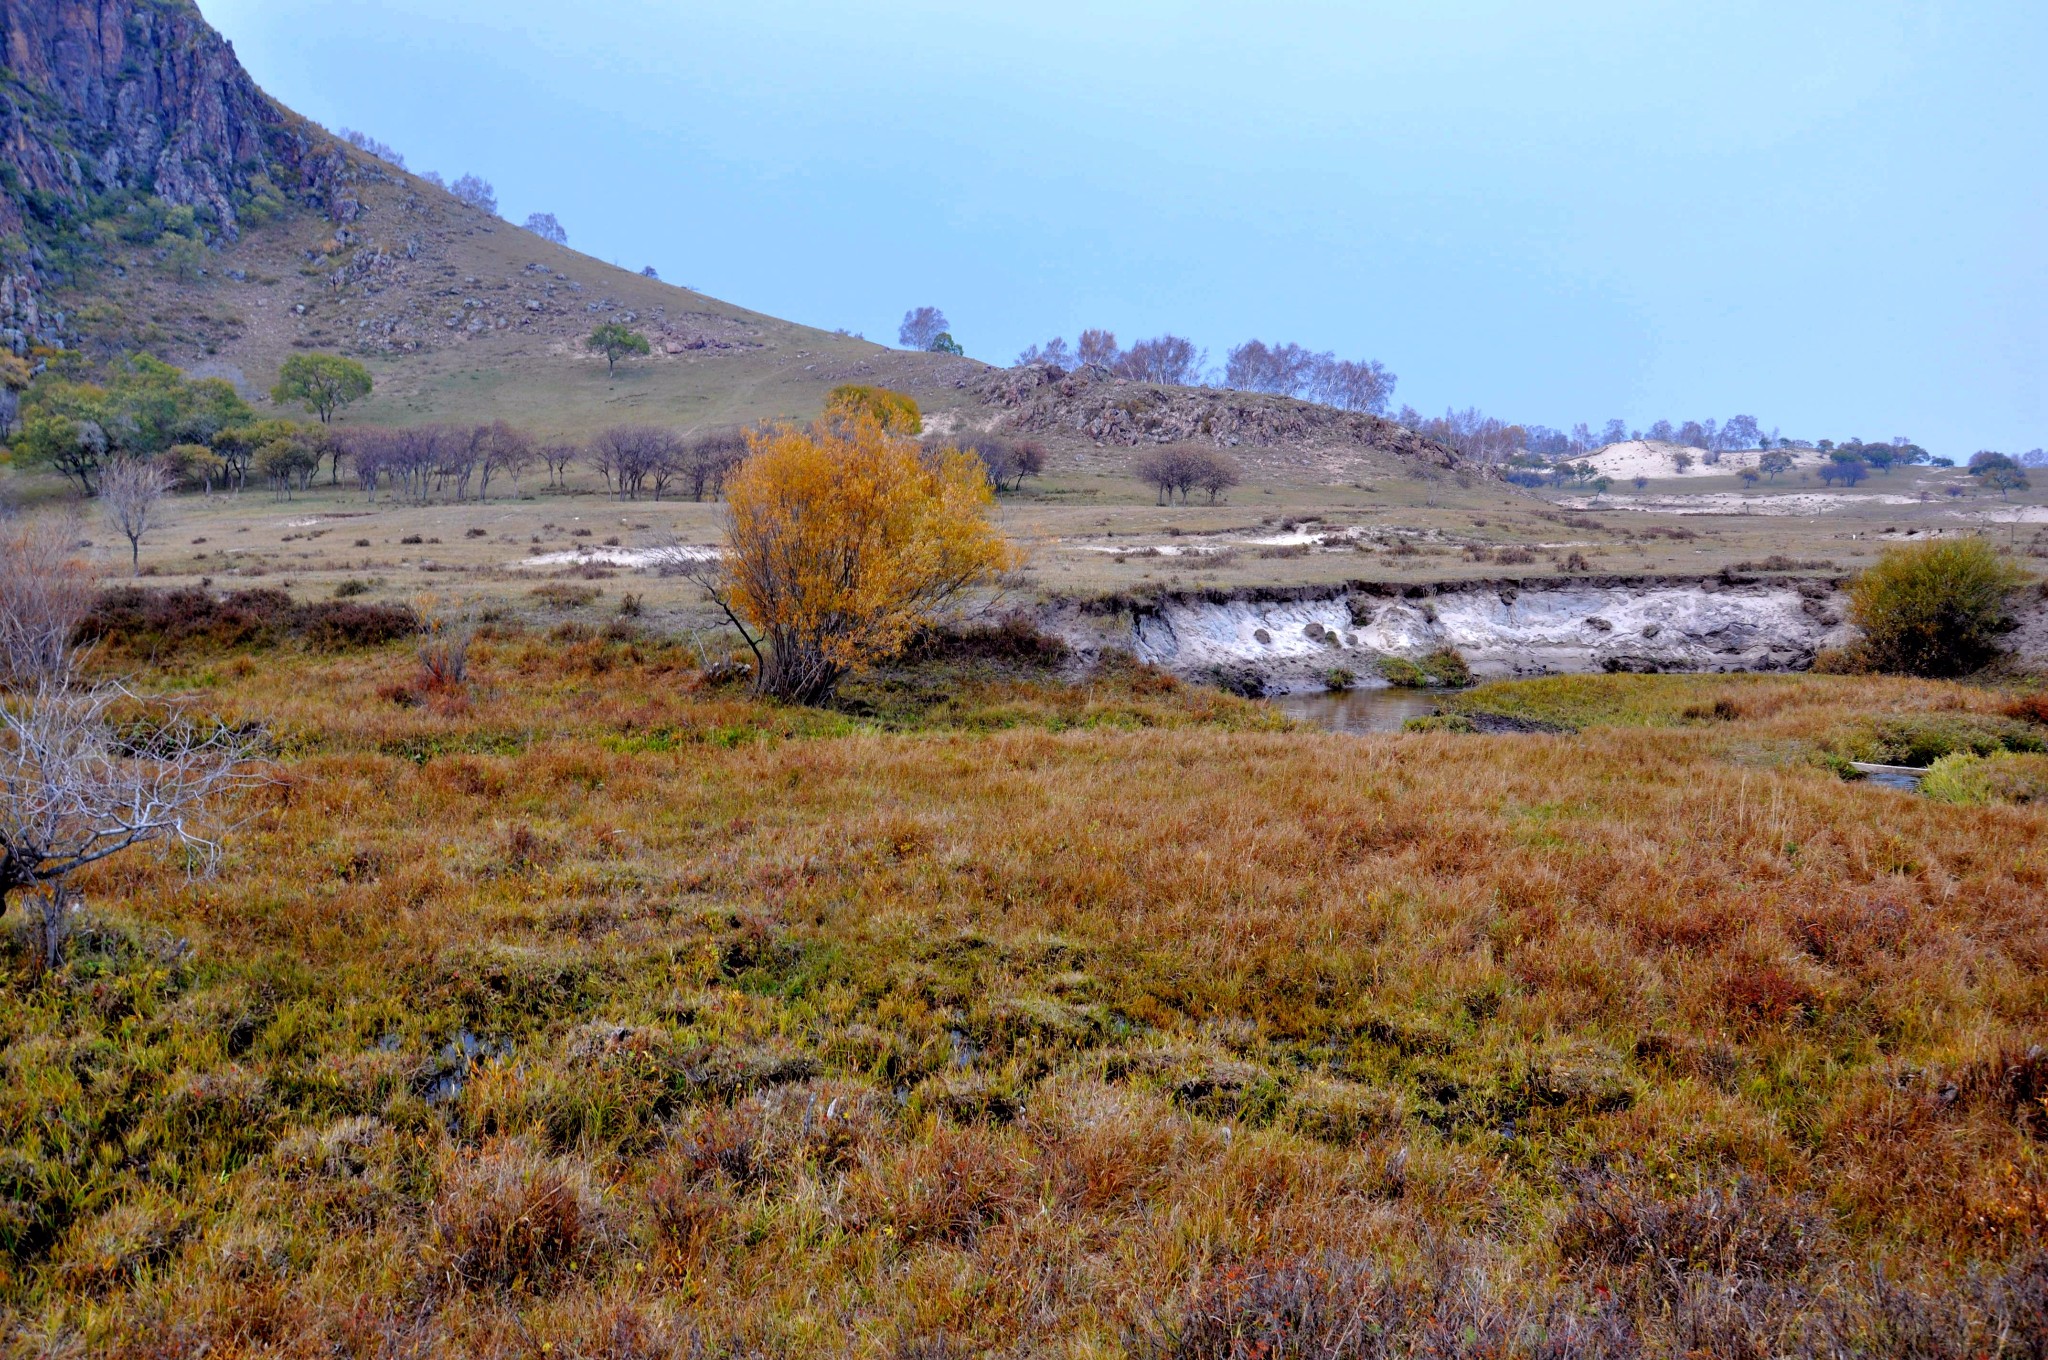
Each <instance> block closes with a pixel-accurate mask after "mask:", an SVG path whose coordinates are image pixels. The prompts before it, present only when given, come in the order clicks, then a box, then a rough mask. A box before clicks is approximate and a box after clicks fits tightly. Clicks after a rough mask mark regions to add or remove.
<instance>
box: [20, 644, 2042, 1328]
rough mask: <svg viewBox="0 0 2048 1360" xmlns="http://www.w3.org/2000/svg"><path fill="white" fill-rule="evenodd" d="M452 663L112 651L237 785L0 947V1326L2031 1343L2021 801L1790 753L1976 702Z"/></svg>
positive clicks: (635, 662)
mask: <svg viewBox="0 0 2048 1360" xmlns="http://www.w3.org/2000/svg"><path fill="white" fill-rule="evenodd" d="M474 663H475V664H474V674H473V680H472V684H471V686H470V688H469V689H468V691H467V692H466V693H462V694H456V695H442V696H440V697H438V698H429V699H427V701H426V702H424V703H422V702H420V700H419V696H418V694H417V692H416V691H414V690H413V689H412V688H411V687H412V685H413V683H414V675H413V673H414V669H415V667H414V663H413V661H412V658H411V656H410V653H409V652H407V651H406V650H404V649H403V648H394V649H390V650H380V651H369V652H357V653H348V654H340V655H329V654H304V653H297V652H292V651H276V652H268V653H260V654H241V655H233V654H221V653H200V654H189V655H178V654H175V653H171V654H163V653H159V655H158V661H157V665H156V666H155V667H154V668H152V669H148V670H147V671H146V672H145V675H146V683H148V684H150V685H152V686H159V687H168V688H170V689H172V690H182V691H184V692H186V693H189V694H191V695H192V696H194V697H195V698H197V699H199V700H200V701H201V702H203V704H204V705H205V706H206V707H207V708H209V709H212V710H215V711H218V712H220V713H222V714H224V715H228V716H231V717H236V718H240V717H250V718H256V719H260V720H261V721H264V722H266V723H268V724H269V725H270V727H271V730H272V731H273V732H274V733H275V734H276V737H277V739H278V742H279V750H280V760H281V763H280V769H279V779H278V782H277V783H276V784H275V785H274V787H273V788H272V789H271V790H270V791H269V792H268V793H267V795H266V796H264V797H263V798H262V799H261V800H260V801H259V805H258V806H256V807H255V808H254V809H253V813H254V816H253V819H252V820H251V821H250V822H249V823H248V824H247V825H246V827H245V828H244V829H243V830H242V832H241V833H240V834H239V835H238V836H237V837H236V839H235V841H234V843H233V845H232V847H231V850H230V854H229V857H228V860H227V862H226V864H225V865H224V866H223V868H222V870H221V872H220V874H219V875H218V877H215V878H211V879H204V880H196V881H195V880H192V879H188V878H187V877H186V876H185V875H184V874H183V872H182V870H181V869H180V868H179V866H177V865H175V864H168V863H158V862H153V861H151V860H148V859H146V858H133V859H129V860H125V861H120V862H116V863H112V864H109V865H107V866H105V867H104V868H102V869H100V870H99V871H97V872H95V873H93V874H92V875H91V876H90V877H89V878H88V879H87V880H86V881H85V882H84V883H83V885H82V886H83V887H84V889H85V894H86V899H87V901H88V903H89V909H88V912H87V914H86V915H85V917H84V918H83V919H82V921H81V922H80V927H79V929H78V931H77V933H76V934H75V936H74V937H73V939H72V941H71V943H70V945H69V946H68V949H67V952H66V953H65V956H64V958H63V961H62V963H61V965H60V966H59V967H58V968H57V969H56V970H54V971H53V972H49V973H43V974H39V973H38V972H37V971H36V970H35V968H34V965H33V961H32V959H31V957H30V954H29V952H28V950H27V948H26V947H25V946H24V945H23V944H20V943H10V944H8V945H7V946H6V948H5V951H4V953H0V1030H4V1032H5V1034H6V1035H7V1036H8V1038H7V1046H6V1050H5V1052H6V1058H5V1060H6V1065H7V1078H8V1079H7V1081H6V1083H5V1084H4V1088H0V1144H4V1146H5V1148H6V1149H7V1151H6V1153H5V1160H4V1162H0V1168H4V1181H0V1188H4V1195H5V1199H4V1202H0V1203H4V1210H5V1213H4V1217H0V1246H4V1256H0V1262H4V1269H0V1310H5V1311H6V1312H7V1313H9V1314H11V1315H12V1317H13V1318H14V1319H15V1322H14V1324H13V1325H14V1326H15V1327H16V1328H17V1330H15V1331H14V1332H13V1335H12V1337H11V1344H12V1346H13V1347H14V1349H15V1350H16V1351H17V1352H19V1353H23V1354H91V1355H95V1356H108V1357H120V1356H144V1355H149V1356H157V1355H163V1354H166V1353H178V1354H190V1353H198V1352H201V1351H204V1352H205V1353H209V1354H266V1355H271V1354H274V1355H308V1356H310V1355H331V1354H347V1355H358V1354H362V1355H367V1354H399V1355H411V1354H456V1353H459V1354H465V1355H478V1356H500V1355H502V1356H541V1355H581V1356H618V1357H625V1356H644V1355H670V1354H681V1355H696V1354H707V1355H724V1354H732V1355H796V1356H803V1355H819V1356H825V1355H831V1356H843V1355H848V1354H852V1355H864V1356H865V1355H874V1356H960V1355H980V1354H1002V1355H1024V1354H1031V1355H1059V1356H1083V1355H1085V1356H1114V1355H1137V1356H1175V1357H1187V1358H1188V1360H1195V1358H1197V1357H1217V1358H1218V1360H1221V1358H1222V1357H1235V1356H1244V1355H1251V1354H1273V1355H1336V1354H1368V1355H1377V1354H1403V1355H1405V1354H1431V1355H1444V1356H1453V1355H1455V1356H1482V1355H1486V1356H1494V1355H1509V1354H1515V1355H1524V1354H1526V1355H1559V1356H1561V1355H1573V1356H1595V1355H1598V1356H1633V1355H1638V1354H1659V1355H1662V1354H1673V1355H1676V1354H1692V1355H1717V1356H1718V1355H1754V1356H1764V1355H1784V1354H1802V1355H1803V1354H1822V1353H1825V1354H1841V1353H1857V1354H1901V1353H1911V1354H1915V1355H1923V1356H1944V1357H1945V1356H1956V1357H1961V1356H1966V1355H1967V1356H1979V1355H1982V1356H2017V1355H2038V1354H2040V1353H2042V1348H2043V1347H2044V1346H2048V1335H2044V1333H2043V1330H2042V1328H2043V1325H2044V1324H2043V1319H2044V1318H2048V1255H2044V1234H2048V1162H2044V1158H2043V1148H2044V1146H2048V1144H2044V1142H2043V1138H2044V1136H2048V1106H2044V1105H2043V1103H2042V1100H2043V1097H2044V1096H2048V1065H2044V1063H2048V1060H2044V1059H2043V1058H2042V1057H2041V1056H2040V1053H2041V1050H2040V1049H2039V1048H2038V1047H2034V1046H2035V1045H2038V1044H2040V1043H2041V1042H2042V1041H2043V1039H2044V1038H2048V991H2044V981H2043V979H2044V978H2048V970H2044V964H2048V934H2044V924H2043V921H2042V918H2041V915H2040V912H2039V910H2038V904H2039V903H2040V901H2041V900H2042V899H2043V896H2044V894H2048V858H2044V853H2043V847H2044V846H2048V813H2043V812H2042V811H2041V810H2040V809H2039V807H2038V806H2037V807H2031V808H2027V807H1989V808H1986V807H1958V806H1951V805H1944V804H1939V803H1935V802H1933V801H1929V800H1925V799H1920V798H1916V797H1914V796H1912V795H1909V794H1903V793H1898V792H1893V791H1889V790H1884V789H1876V788H1871V787H1868V786H1864V785H1858V784H1851V783H1845V782H1843V781H1842V780H1840V779H1839V778H1837V777H1836V775H1835V774H1834V773H1833V772H1832V771H1831V770H1830V769H1829V768H1828V766H1827V762H1826V759H1825V757H1826V756H1827V753H1828V752H1830V751H1833V750H1836V749H1837V748H1842V749H1860V748H1855V747H1853V742H1854V741H1855V740H1858V737H1857V735H1856V734H1858V733H1863V732H1867V731H1869V730H1871V729H1872V728H1873V726H1876V727H1885V725H1887V724H1889V725H1892V726H1897V725H1905V726H1911V727H1914V729H1915V730H1916V731H1919V730H1922V729H1925V730H1926V731H1929V732H1935V733H1937V734H1938V732H1939V731H1951V732H1962V733H1965V735H1967V734H1970V733H1978V732H1980V731H1989V730H1997V731H2006V730H2008V729H2015V728H2023V727H2024V724H2020V723H2016V722H2015V721H2014V720H2010V719H2004V718H2000V717H1998V716H1997V711H1998V710H1999V709H2000V707H2001V706H2002V705H2003V703H2004V700H2003V699H2002V698H2001V696H1999V695H1998V694H1996V693H1993V692H1988V691H1984V690H1978V689H1970V688H1965V687H1961V686H1953V685H1938V684H1923V683H1904V682H1885V681H1852V680H1830V679H1823V678H1807V679H1797V678H1779V679H1768V680H1766V679H1756V680H1744V679H1739V678H1738V679H1729V678H1713V679H1681V678H1648V677H1610V678H1602V679H1600V680H1597V681H1589V682H1549V684H1548V685H1547V687H1542V688H1538V689H1536V690H1534V691H1532V692H1530V693H1529V694H1528V696H1527V697H1526V698H1525V699H1519V700H1517V699H1515V698H1513V697H1511V695H1509V696H1504V695H1503V694H1502V692H1501V689H1500V688H1497V689H1496V690H1493V691H1489V695H1490V696H1491V697H1490V698H1488V699H1487V700H1486V702H1489V703H1491V704H1493V705H1494V706H1495V707H1497V708H1500V709H1502V710H1503V711H1513V712H1518V713H1521V714H1523V715H1525V716H1538V717H1541V716H1544V715H1546V714H1552V713H1555V714H1556V715H1557V716H1560V717H1564V718H1568V720H1569V723H1570V725H1571V726H1574V727H1577V728H1579V729H1580V730H1579V731H1578V733H1577V734H1576V735H1561V736H1511V737H1478V736H1454V735H1448V734H1428V735H1403V736H1388V737H1377V738H1366V739H1353V738H1341V737H1333V736H1328V735H1321V734H1316V733H1310V732H1292V731H1281V730H1274V724H1273V720H1272V719H1271V718H1270V717H1269V716H1268V715H1266V714H1264V713H1263V712H1262V711H1260V710H1258V709H1256V708H1255V707H1252V706H1247V705H1244V704H1241V703H1239V702H1237V701H1234V700H1231V699H1228V698H1225V697H1223V696H1220V695H1217V694H1215V693H1213V692H1196V691H1189V690H1185V689H1182V688H1180V687H1179V686H1176V685H1175V684H1173V683H1172V682H1171V681H1169V680H1167V679H1165V678H1163V677H1160V676H1157V675H1154V674H1151V673H1148V672H1144V671H1138V670H1131V669H1114V670H1111V671H1108V672H1104V673H1100V674H1098V675H1096V676H1095V677H1093V679H1092V680H1090V681H1089V682H1088V683H1086V684H1085V685H1083V686H1080V687H1077V688H1072V689H1068V688H1062V687H1059V686H1055V685H1051V684H1049V683H1046V682H1044V681H1042V680H1039V679H1035V678H1033V676H1032V675H1031V674H1030V673H1028V672H1026V673H1017V672H1014V671H1002V670H997V669H991V666H992V663H985V662H983V663H963V664H965V665H966V669H964V670H962V669H946V670H937V671H929V672H909V673H904V674H900V675H898V676H896V677H894V678H892V679H890V680H889V681H888V682H887V683H885V684H882V685H879V686H869V687H867V688H865V689H862V690H860V691H858V692H856V693H855V695H854V696H853V698H854V701H855V706H854V708H853V709H852V710H851V711H850V712H842V713H836V714H823V713H816V712H808V711H795V710H786V709H777V708H769V707H763V706H760V705H757V704H754V703H752V702H749V701H747V700H746V699H744V698H741V697H739V696H737V695H735V694H733V693H731V692H727V691H721V690H718V689H716V688H707V687H706V686H705V685H704V684H703V683H702V681H701V680H700V678H699V677H698V676H697V674H696V672H695V670H694V667H693V665H692V664H691V662H690V659H689V657H688V656H687V655H686V654H685V653H683V652H681V651H679V650H678V649H676V648H673V647H669V646H663V645H660V644H655V643H649V642H645V641H641V640H636V639H635V638H634V637H633V636H632V635H631V634H630V633H628V632H623V631H617V630H615V631H614V632H612V633H610V634H603V635H601V634H598V633H594V632H592V631H591V630H589V629H587V628H576V627H569V628H565V629H558V630H556V632H555V633H554V635H553V636H551V637H547V638H543V637H541V636H538V635H535V636H531V637H529V636H524V635H519V634H516V633H512V634H502V633H501V634H500V635H499V636H498V637H496V638H495V639H492V640H489V641H487V642H485V643H482V644H479V646H478V648H477V650H476V654H475V657H474ZM1505 688H1511V687H1505ZM1512 692H1513V693H1518V692H1519V691H1512ZM863 712H864V713H865V714H866V715H867V716H858V715H859V714H861V713H863ZM1616 720H1619V721H1618V722H1616ZM1887 730H1888V729H1887ZM2032 730H2034V731H2038V730H2039V729H2038V728H2036V729H2032ZM1930 739H1932V738H1930ZM1844 742H1850V743H1852V745H1851V746H1850V747H1843V746H1842V743H1844ZM1339 1334H1349V1335H1352V1336H1353V1337H1369V1338H1377V1340H1376V1341H1374V1343H1373V1344H1374V1345H1384V1346H1385V1349H1384V1350H1379V1349H1372V1348H1370V1347H1368V1346H1366V1343H1365V1342H1363V1341H1358V1342H1356V1343H1355V1345H1356V1346H1358V1347H1360V1349H1355V1350H1339V1349H1336V1348H1335V1342H1334V1341H1333V1340H1332V1338H1333V1337H1334V1336H1337V1335H1339ZM1259 1341H1264V1342H1266V1343H1267V1345H1268V1349H1266V1350H1256V1349H1252V1348H1251V1347H1252V1345H1253V1343H1255V1342H1259ZM1319 1346H1320V1347H1321V1348H1320V1349H1319V1348H1318V1347H1319Z"/></svg>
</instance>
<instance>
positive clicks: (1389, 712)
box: [1267, 688, 1437, 733]
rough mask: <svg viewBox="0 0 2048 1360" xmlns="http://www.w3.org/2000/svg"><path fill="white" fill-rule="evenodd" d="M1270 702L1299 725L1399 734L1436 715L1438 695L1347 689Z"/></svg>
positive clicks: (1272, 699)
mask: <svg viewBox="0 0 2048 1360" xmlns="http://www.w3.org/2000/svg"><path fill="white" fill-rule="evenodd" d="M1267 702H1268V703H1270V704H1272V705H1273V707H1275V708H1277V709H1279V710H1280V711H1281V712H1282V713H1285V714H1286V715H1287V716H1288V717H1290V718H1293V719H1294V720H1295V721H1296V722H1304V723H1308V724H1309V725H1310V726H1312V727H1320V728H1323V729H1325V730H1326V731H1330V732H1351V733H1360V732H1398V731H1400V730H1401V724H1403V723H1405V722H1407V721H1408V720H1409V719H1410V718H1426V717H1428V716H1429V715H1430V714H1432V713H1434V712H1436V706H1437V696H1435V695H1433V694H1430V693H1429V692H1428V691H1426V690H1412V689H1393V688H1382V689H1347V690H1323V691H1320V692H1313V693H1308V694H1280V695H1275V696H1274V697H1273V698H1271V699H1269V700H1267Z"/></svg>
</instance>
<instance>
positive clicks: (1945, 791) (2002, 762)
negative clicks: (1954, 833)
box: [1920, 751, 2048, 804]
mask: <svg viewBox="0 0 2048 1360" xmlns="http://www.w3.org/2000/svg"><path fill="white" fill-rule="evenodd" d="M1920 791H1921V792H1922V793H1924V794H1926V795H1927V796H1928V797H1929V798H1932V799H1934V800H1935V801H1937V802H1942V803H1971V804H1986V803H2040V802H2048V756H2043V755H2016V754H2012V753H2010V752H1999V753H1997V754H1994V755H1988V756H1980V755H1972V754H1969V753H1967V752H1960V751H1959V752H1957V753H1956V754H1954V755H1948V756H1943V757H1942V758H1941V759H1940V760H1937V761H1935V762H1934V764H1933V765H1932V766H1930V767H1929V768H1928V771H1927V777H1926V778H1925V779H1923V780H1921V781H1920Z"/></svg>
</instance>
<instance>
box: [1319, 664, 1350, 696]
mask: <svg viewBox="0 0 2048 1360" xmlns="http://www.w3.org/2000/svg"><path fill="white" fill-rule="evenodd" d="M1357 683H1358V677H1357V676H1356V675H1354V674H1353V673H1352V672H1350V671H1348V670H1346V669H1345V668H1344V667H1342V666H1332V667H1330V669H1329V670H1327V671H1324V672H1323V687H1324V688H1326V689H1330V690H1347V689H1350V688H1351V687H1352V686H1353V685H1355V684H1357Z"/></svg>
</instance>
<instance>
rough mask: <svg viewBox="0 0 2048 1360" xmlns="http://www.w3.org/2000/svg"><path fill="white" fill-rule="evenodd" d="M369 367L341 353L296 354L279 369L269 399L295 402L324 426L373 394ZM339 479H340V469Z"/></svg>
mask: <svg viewBox="0 0 2048 1360" xmlns="http://www.w3.org/2000/svg"><path fill="white" fill-rule="evenodd" d="M372 386H374V384H373V383H372V382H371V379H370V370H369V369H367V368H364V367H363V366H362V365H361V364H359V363H357V362H356V361H355V360H354V359H350V358H346V357H344V356H342V355H339V354H294V355H292V356H291V357H290V358H289V359H286V360H285V361H284V367H283V368H282V369H280V370H279V371H278V375H277V385H276V386H275V387H273V388H271V389H270V399H271V400H272V401H274V402H276V403H277V404H278V405H279V406H286V405H290V404H293V403H297V404H298V405H301V406H304V407H305V408H306V409H307V410H308V411H311V412H312V413H313V414H314V415H317V416H319V417H320V423H321V424H322V425H325V424H328V423H329V422H331V421H332V420H333V419H334V413H335V412H336V411H338V410H340V409H341V408H342V407H344V406H347V405H348V404H349V403H351V402H355V401H360V400H362V399H363V398H364V397H367V396H369V395H370V389H371V388H372ZM336 480H337V481H338V480H340V474H339V471H338V470H337V472H336Z"/></svg>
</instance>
